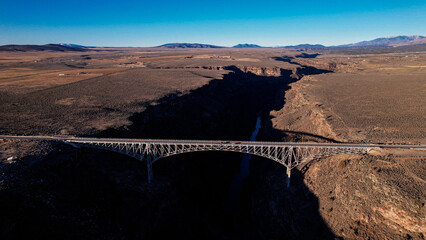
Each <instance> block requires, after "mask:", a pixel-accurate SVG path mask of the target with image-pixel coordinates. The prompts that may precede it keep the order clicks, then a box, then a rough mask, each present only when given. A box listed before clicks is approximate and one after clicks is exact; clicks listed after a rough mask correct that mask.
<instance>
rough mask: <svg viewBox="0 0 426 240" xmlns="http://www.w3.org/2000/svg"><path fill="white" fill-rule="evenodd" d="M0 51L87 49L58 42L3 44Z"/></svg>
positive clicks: (67, 50)
mask: <svg viewBox="0 0 426 240" xmlns="http://www.w3.org/2000/svg"><path fill="white" fill-rule="evenodd" d="M0 51H5V52H28V51H55V52H84V51H87V49H85V48H82V47H72V46H64V45H60V44H46V45H3V46H0Z"/></svg>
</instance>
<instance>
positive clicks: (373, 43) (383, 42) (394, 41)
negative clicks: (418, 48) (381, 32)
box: [337, 35, 426, 47]
mask: <svg viewBox="0 0 426 240" xmlns="http://www.w3.org/2000/svg"><path fill="white" fill-rule="evenodd" d="M424 38H426V37H424V36H420V35H412V36H396V37H382V38H376V39H373V40H370V41H362V42H358V43H351V44H345V45H340V46H337V47H379V46H380V47H383V46H398V45H411V44H409V43H410V42H415V41H419V40H421V39H424ZM420 44H421V43H420Z"/></svg>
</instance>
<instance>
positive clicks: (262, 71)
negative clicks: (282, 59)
mask: <svg viewBox="0 0 426 240" xmlns="http://www.w3.org/2000/svg"><path fill="white" fill-rule="evenodd" d="M238 68H239V69H240V70H241V71H243V72H245V73H248V72H250V73H253V74H256V75H258V76H275V77H278V76H281V71H282V70H281V68H279V67H274V68H267V67H247V66H238Z"/></svg>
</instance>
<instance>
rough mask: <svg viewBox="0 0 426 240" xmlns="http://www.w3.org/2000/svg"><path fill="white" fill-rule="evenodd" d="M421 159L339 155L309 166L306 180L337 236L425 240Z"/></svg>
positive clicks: (323, 215) (425, 197) (425, 228)
mask: <svg viewBox="0 0 426 240" xmlns="http://www.w3.org/2000/svg"><path fill="white" fill-rule="evenodd" d="M424 160H425V159H421V158H406V159H395V158H394V157H393V156H369V155H366V156H354V155H339V156H335V157H332V158H329V159H326V160H322V161H318V162H315V163H312V164H311V166H310V167H307V170H306V172H305V179H304V181H305V184H306V185H307V186H308V188H309V189H310V190H311V191H312V192H314V193H315V195H316V196H317V197H318V199H319V210H320V212H321V215H322V217H323V218H324V220H325V221H326V222H327V223H328V225H329V227H330V228H331V229H332V230H333V231H334V232H335V233H336V235H339V236H342V237H344V238H348V239H398V238H405V239H424V235H423V234H424V233H425V232H426V220H425V212H426V209H425V206H424V204H425V202H424V200H425V199H426V193H425V191H424V189H426V183H425V182H424V180H423V179H424V177H425V176H424V173H425V172H426V169H425V168H424V164H421V162H422V161H424ZM419 166H420V169H419V168H418V167H419ZM330 172H333V174H330Z"/></svg>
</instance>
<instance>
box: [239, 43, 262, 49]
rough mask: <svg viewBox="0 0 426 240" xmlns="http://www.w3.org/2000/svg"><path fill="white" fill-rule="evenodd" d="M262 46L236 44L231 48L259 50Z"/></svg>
mask: <svg viewBox="0 0 426 240" xmlns="http://www.w3.org/2000/svg"><path fill="white" fill-rule="evenodd" d="M261 47H262V46H259V45H256V44H250V43H240V44H237V45H235V46H233V48H261Z"/></svg>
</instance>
